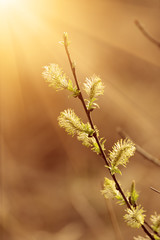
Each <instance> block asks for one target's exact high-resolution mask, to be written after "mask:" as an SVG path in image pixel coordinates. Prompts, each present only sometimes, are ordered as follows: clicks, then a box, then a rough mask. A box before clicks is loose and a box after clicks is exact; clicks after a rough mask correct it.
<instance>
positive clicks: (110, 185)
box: [43, 33, 159, 240]
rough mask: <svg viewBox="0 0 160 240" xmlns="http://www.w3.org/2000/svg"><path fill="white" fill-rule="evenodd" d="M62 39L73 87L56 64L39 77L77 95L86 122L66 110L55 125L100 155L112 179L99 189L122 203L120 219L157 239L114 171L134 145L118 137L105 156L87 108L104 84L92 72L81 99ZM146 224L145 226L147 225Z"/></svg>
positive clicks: (133, 194) (134, 196) (91, 107)
mask: <svg viewBox="0 0 160 240" xmlns="http://www.w3.org/2000/svg"><path fill="white" fill-rule="evenodd" d="M63 40H64V41H63V42H61V43H62V44H63V45H64V47H65V50H66V54H67V57H68V60H69V64H70V67H71V70H72V74H73V77H74V80H75V86H74V85H73V82H72V80H70V79H69V78H68V77H66V74H65V73H64V72H63V71H62V69H60V68H59V66H58V65H57V64H50V65H49V66H46V67H44V72H43V77H44V79H45V80H46V81H47V82H48V83H49V86H53V87H54V88H55V89H56V90H63V89H67V90H69V91H70V92H72V95H73V96H74V97H78V98H79V99H80V101H81V103H82V105H83V108H84V110H85V113H86V116H87V118H88V122H87V123H83V121H82V120H81V119H80V118H79V117H78V116H77V115H76V114H75V112H74V111H73V110H72V109H68V110H64V111H63V112H61V113H60V116H59V117H58V122H59V125H60V127H63V128H64V129H65V130H66V132H67V133H68V134H70V135H71V136H75V135H76V136H77V139H78V140H79V141H81V142H82V144H83V145H85V146H86V147H90V148H91V150H93V151H94V152H96V153H97V154H99V155H101V157H102V158H103V160H104V161H105V164H106V167H107V168H108V170H109V173H110V176H111V178H112V180H110V179H108V178H105V181H104V188H103V190H101V193H102V194H103V195H104V197H105V198H106V199H108V198H116V199H117V200H118V203H119V204H126V205H127V209H126V212H127V214H125V216H124V219H125V220H126V221H127V223H128V225H130V226H132V227H137V228H139V227H142V229H143V230H144V232H145V233H146V234H147V236H149V238H150V239H152V240H155V239H157V238H156V237H158V234H157V232H156V230H155V229H153V232H154V234H156V235H153V234H151V233H150V232H149V231H148V230H147V228H146V227H145V226H144V223H145V221H144V218H145V215H144V210H143V208H142V207H141V206H140V205H137V199H138V196H139V195H138V193H137V192H136V190H135V184H134V182H133V183H132V185H131V190H130V191H127V192H126V193H124V191H123V190H122V188H121V186H120V184H119V182H118V181H117V179H116V176H115V174H116V173H121V171H120V170H119V168H118V166H119V165H122V166H126V164H127V162H128V161H129V158H130V157H132V156H133V155H134V152H135V145H134V144H133V143H132V141H131V140H129V139H125V140H120V141H118V142H117V143H116V144H115V145H114V146H113V148H112V151H110V152H109V155H108V158H107V156H106V154H105V145H104V143H105V141H106V140H105V139H104V138H100V137H99V131H98V129H97V127H95V125H94V123H93V120H92V118H91V111H93V110H94V109H95V108H96V107H98V104H97V103H95V101H96V100H97V97H98V96H100V95H102V94H103V93H104V85H103V83H102V81H101V79H100V78H99V77H97V76H96V75H93V76H92V77H91V78H86V82H85V83H84V91H85V92H86V94H87V96H88V99H87V100H86V101H87V103H85V99H84V98H83V95H82V92H81V90H80V86H79V83H78V79H77V75H76V70H75V64H74V62H73V61H72V60H71V56H70V53H69V49H68V46H69V43H70V42H69V41H68V35H67V33H64V36H63ZM147 226H149V224H148V225H147ZM156 226H157V229H159V225H156ZM150 228H151V227H150ZM151 229H152V228H151ZM155 236H156V237H155Z"/></svg>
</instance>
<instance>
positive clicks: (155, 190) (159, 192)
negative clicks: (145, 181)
mask: <svg viewBox="0 0 160 240" xmlns="http://www.w3.org/2000/svg"><path fill="white" fill-rule="evenodd" d="M150 189H152V190H153V191H154V192H156V193H158V194H160V191H158V190H157V189H155V188H153V187H150Z"/></svg>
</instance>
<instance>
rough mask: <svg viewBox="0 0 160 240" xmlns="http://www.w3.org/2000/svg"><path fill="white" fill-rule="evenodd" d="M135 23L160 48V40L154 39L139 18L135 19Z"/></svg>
mask: <svg viewBox="0 0 160 240" xmlns="http://www.w3.org/2000/svg"><path fill="white" fill-rule="evenodd" d="M135 24H136V26H137V27H138V29H139V30H140V31H141V33H142V34H143V35H144V36H145V37H146V38H147V39H148V40H149V41H150V42H152V43H153V44H154V45H156V46H157V47H158V48H160V42H159V41H157V40H156V39H154V38H153V37H152V36H151V35H150V34H149V33H148V32H147V31H146V30H145V29H144V27H143V26H142V25H141V23H140V22H139V21H138V20H135Z"/></svg>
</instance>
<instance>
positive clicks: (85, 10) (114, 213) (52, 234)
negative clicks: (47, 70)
mask: <svg viewBox="0 0 160 240" xmlns="http://www.w3.org/2000/svg"><path fill="white" fill-rule="evenodd" d="M136 19H137V20H139V21H140V22H141V23H142V25H143V26H144V28H145V29H146V31H148V32H149V33H150V34H151V35H152V36H153V37H154V38H155V39H157V40H160V29H159V21H160V1H159V0H152V1H150V0H141V1H139V0H126V1H124V0H100V1H95V0H92V1H90V0H88V1H86V0H85V1H84V0H81V1H74V0H68V1H65V0H32V1H31V0H0V84H1V88H0V94H1V95H0V97H1V99H0V100H1V101H0V117H1V127H0V136H1V138H0V139H1V144H0V239H2V240H22V239H23V240H51V239H52V240H91V239H92V240H104V239H110V240H114V239H120V240H124V239H133V236H137V235H141V234H142V235H144V234H143V232H142V230H134V229H130V228H129V227H128V226H127V225H126V224H125V223H124V221H123V215H124V209H125V208H124V207H120V206H117V205H116V204H115V201H114V200H113V201H107V202H106V201H105V200H104V199H103V196H101V193H100V189H101V188H102V183H103V179H104V176H107V170H106V169H105V168H104V162H103V161H102V160H101V158H99V157H98V156H97V155H96V154H94V153H93V152H91V151H90V150H89V149H86V148H85V147H84V146H82V145H81V143H80V142H78V141H77V140H76V138H72V137H70V136H68V135H67V134H66V133H65V132H64V130H63V129H60V128H59V126H58V124H57V117H58V116H59V113H60V111H63V110H64V109H67V108H73V109H75V112H76V113H77V114H78V115H79V116H80V117H81V118H82V119H83V120H84V122H85V121H87V119H86V116H85V113H84V111H83V108H82V106H81V104H80V103H79V102H78V99H73V98H72V97H68V94H67V93H66V92H62V91H60V92H56V91H55V90H54V89H52V88H49V87H48V86H47V84H46V83H45V82H44V80H43V78H42V71H43V66H45V65H47V64H49V63H57V64H59V65H60V66H61V67H62V68H63V69H64V71H65V72H66V73H67V75H69V76H71V77H72V75H71V71H70V68H69V64H68V61H67V57H66V54H65V51H64V48H63V46H62V45H60V44H59V43H58V42H59V41H60V40H62V35H63V32H64V31H66V32H68V34H69V38H70V40H71V45H70V52H71V55H72V59H73V60H74V61H75V62H76V65H77V75H78V79H79V81H80V84H82V83H83V81H84V80H85V78H86V77H89V76H91V75H92V74H94V73H95V74H97V75H99V76H100V77H101V78H102V81H103V82H104V84H105V94H104V95H103V96H101V97H100V99H99V101H98V103H99V105H100V109H97V110H95V111H94V112H93V115H92V116H93V119H94V123H95V124H96V126H97V127H98V128H99V130H100V135H101V137H105V138H106V139H107V141H106V152H107V151H108V150H109V149H111V147H112V145H113V144H114V143H115V142H116V141H117V140H118V139H120V136H119V135H118V133H117V127H121V128H122V129H123V130H125V131H126V132H127V133H128V134H129V136H130V137H131V138H132V139H133V140H134V141H135V142H136V143H137V144H139V145H140V146H141V147H143V148H144V149H145V150H146V151H147V152H149V153H150V154H152V155H153V156H155V157H157V158H160V152H159V149H160V124H159V119H160V79H159V76H160V48H158V47H157V46H156V45H154V44H152V43H151V42H150V41H149V40H148V39H147V38H145V36H144V35H143V34H142V33H141V32H140V30H139V29H138V28H137V26H136V25H135V23H134V22H135V20H136ZM122 171H123V175H122V176H118V179H119V181H120V182H121V184H122V186H123V188H124V189H128V188H129V187H130V184H131V182H132V180H133V179H134V180H135V181H136V186H137V190H138V191H139V192H140V199H139V202H140V203H141V204H142V205H143V206H144V208H145V209H146V214H147V220H148V219H149V216H150V214H153V213H154V212H155V211H157V212H160V207H159V201H160V195H158V194H157V193H155V192H153V191H152V190H151V189H150V187H154V188H156V189H160V184H159V182H160V181H159V180H160V172H159V171H160V168H159V167H158V166H156V165H154V164H153V163H151V162H149V161H147V160H146V159H145V158H144V157H142V156H140V155H139V154H138V153H136V154H135V157H132V159H131V160H130V163H129V164H128V166H127V168H125V169H123V170H122Z"/></svg>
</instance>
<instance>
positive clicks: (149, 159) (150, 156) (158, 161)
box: [117, 128, 160, 167]
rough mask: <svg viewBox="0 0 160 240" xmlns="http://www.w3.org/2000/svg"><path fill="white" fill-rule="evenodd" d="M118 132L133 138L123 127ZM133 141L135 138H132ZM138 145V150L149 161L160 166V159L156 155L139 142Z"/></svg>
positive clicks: (122, 135)
mask: <svg viewBox="0 0 160 240" xmlns="http://www.w3.org/2000/svg"><path fill="white" fill-rule="evenodd" d="M117 132H118V133H119V135H120V136H121V137H122V138H126V137H127V138H129V139H131V140H132V138H131V137H130V136H129V135H128V134H127V133H126V132H125V131H124V130H122V129H121V128H118V129H117ZM132 141H133V140H132ZM133 142H134V141H133ZM135 146H136V150H137V152H138V153H139V154H140V155H142V156H143V157H144V158H146V159H147V160H148V161H150V162H152V163H154V164H155V165H157V166H158V167H160V160H159V159H158V158H156V157H154V156H152V155H151V154H150V153H148V152H146V151H145V150H144V149H143V148H142V147H140V146H139V145H138V144H137V143H135Z"/></svg>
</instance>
